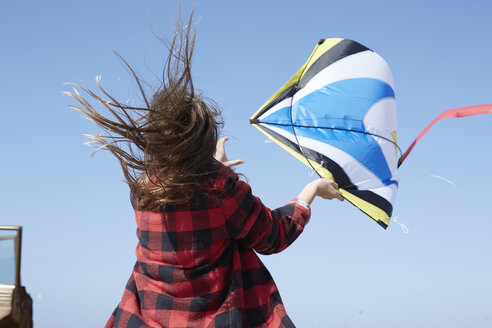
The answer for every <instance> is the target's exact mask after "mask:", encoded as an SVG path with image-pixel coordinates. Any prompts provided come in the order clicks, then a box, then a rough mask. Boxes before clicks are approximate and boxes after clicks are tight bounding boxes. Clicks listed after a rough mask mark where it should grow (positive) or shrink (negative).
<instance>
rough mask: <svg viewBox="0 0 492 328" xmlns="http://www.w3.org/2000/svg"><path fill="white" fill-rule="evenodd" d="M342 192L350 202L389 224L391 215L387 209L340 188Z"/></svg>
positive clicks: (377, 219)
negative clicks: (387, 212) (384, 209)
mask: <svg viewBox="0 0 492 328" xmlns="http://www.w3.org/2000/svg"><path fill="white" fill-rule="evenodd" d="M339 191H340V194H341V195H342V196H343V197H344V198H345V199H347V200H348V201H349V202H351V203H352V204H354V205H355V206H357V207H358V208H360V209H361V211H362V212H364V213H366V214H367V215H368V216H369V217H370V218H371V219H373V220H374V221H376V222H378V221H381V222H383V223H384V224H385V225H386V226H388V225H389V221H390V217H389V216H388V214H386V212H385V211H383V210H382V209H380V208H379V207H377V206H374V205H372V204H371V203H368V202H366V201H365V200H363V199H361V198H359V197H357V196H355V195H353V194H351V193H350V192H348V191H346V190H344V189H341V188H340V189H339Z"/></svg>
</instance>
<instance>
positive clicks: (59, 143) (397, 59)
mask: <svg viewBox="0 0 492 328" xmlns="http://www.w3.org/2000/svg"><path fill="white" fill-rule="evenodd" d="M193 3H194V6H195V16H196V18H197V20H199V30H198V36H197V37H198V38H197V43H196V47H197V48H196V49H197V50H196V53H195V58H194V66H193V68H194V76H195V83H196V85H197V86H198V87H199V88H200V89H201V90H203V93H204V95H206V96H207V97H209V98H211V99H214V100H215V101H216V102H218V103H219V104H220V105H221V107H222V109H223V113H224V117H225V119H226V126H225V128H224V130H223V134H224V135H230V136H231V140H230V141H229V142H228V153H229V157H230V158H231V159H235V158H241V159H243V160H245V164H243V165H242V166H240V167H238V169H237V170H238V171H240V172H242V173H244V174H245V175H246V176H247V177H248V179H249V182H250V184H251V185H252V188H253V191H254V193H255V194H257V195H258V196H259V197H260V198H261V199H262V200H263V201H264V203H265V204H267V205H268V206H270V207H277V206H280V205H283V204H284V203H286V202H288V201H289V200H290V199H291V198H293V197H295V196H296V195H297V193H298V192H299V191H300V189H301V188H302V186H303V185H304V184H305V183H307V182H309V181H311V180H312V179H314V177H313V176H310V170H309V169H308V168H307V167H304V166H303V164H302V163H300V162H299V161H297V160H296V159H295V158H293V157H292V156H291V155H289V154H288V153H287V152H285V151H284V150H282V149H281V148H280V147H278V146H277V145H275V144H273V143H267V142H265V141H266V137H265V136H264V135H262V134H261V133H259V132H258V131H257V130H256V129H254V128H253V127H251V126H250V125H249V124H248V118H249V117H250V115H251V114H252V113H254V112H255V111H256V110H257V109H258V108H259V106H261V105H262V104H263V102H264V101H266V99H268V98H269V97H270V96H271V95H272V94H273V93H274V92H275V91H276V90H277V89H278V88H279V87H280V86H281V85H283V83H284V82H286V81H287V80H288V79H289V78H290V76H291V75H292V74H293V73H294V72H296V71H297V69H298V68H299V67H300V66H301V65H302V64H303V63H304V62H305V60H306V58H307V56H308V55H309V54H310V53H311V51H312V49H313V47H314V45H315V44H316V42H317V41H318V40H319V39H321V38H328V37H342V38H349V39H353V40H356V41H358V42H360V43H362V44H364V45H366V46H367V47H369V48H371V49H373V50H374V51H376V52H378V53H379V54H380V55H381V56H383V57H384V58H385V59H386V61H387V62H388V63H389V65H390V67H391V68H392V71H393V75H394V80H395V89H396V97H397V106H398V137H399V144H400V146H401V148H403V149H406V147H408V145H409V144H410V143H411V141H412V140H413V138H415V136H416V135H417V134H418V133H419V132H420V130H421V129H423V128H424V127H425V125H426V124H427V123H429V122H430V121H431V120H432V119H433V118H434V117H435V116H437V115H438V114H439V113H440V112H442V111H444V110H446V109H449V108H455V107H461V106H467V105H475V104H485V103H492V79H491V77H492V61H491V60H490V58H491V53H492V43H491V42H490V38H491V35H492V23H491V20H490V13H491V12H492V2H491V1H488V0H477V1H454V0H453V1H429V0H427V1H422V0H416V1H389V0H388V1H378V0H375V1H365V0H364V1H362V0H361V1H310V0H305V1H296V2H287V1H258V0H250V1H242V2H237V1H199V0H197V1H194V2H193ZM191 6H192V2H191V1H187V0H183V1H182V12H183V13H184V15H185V16H186V15H187V14H188V13H189V12H190V8H191ZM178 15H179V5H178V3H177V2H176V1H169V0H159V1H157V0H141V1H122V0H120V1H116V0H108V1H95V0H86V1H72V0H68V1H67V0H64V1H60V0H51V1H34V0H30V1H25V0H17V1H1V2H0V58H1V60H0V111H1V128H0V149H1V160H0V168H1V171H2V172H3V177H2V179H1V183H0V185H1V188H0V206H1V208H2V214H1V216H0V224H13V225H23V226H24V240H23V259H22V283H23V284H24V285H25V286H26V288H27V291H28V292H29V293H30V294H31V296H32V298H33V300H34V323H35V327H36V328H61V327H71V328H86V327H102V326H103V325H104V323H105V321H106V320H107V318H108V317H109V316H110V314H111V312H112V311H113V309H114V307H115V306H116V305H117V304H118V302H119V299H120V297H121V295H122V292H123V289H124V286H125V283H126V281H127V279H128V278H129V276H130V273H131V271H132V267H133V264H134V262H135V255H134V250H135V246H136V243H137V238H136V235H135V230H136V225H135V222H134V217H133V212H132V210H131V205H130V203H129V191H128V188H127V186H126V185H125V183H124V182H123V176H122V173H121V170H120V168H119V165H118V163H117V161H116V160H115V159H114V158H112V157H111V156H110V155H109V154H106V153H104V152H99V153H97V154H96V155H95V156H94V157H91V152H92V149H90V148H89V147H87V146H85V145H83V142H84V141H85V138H84V137H83V136H82V135H81V134H82V133H91V132H98V130H97V129H96V128H95V126H94V124H92V123H91V122H89V121H88V120H86V119H84V118H83V117H82V116H81V115H79V114H78V113H76V112H73V111H71V110H69V109H67V105H69V104H73V101H71V99H69V98H67V97H64V96H63V95H62V92H63V91H66V90H68V89H69V88H68V87H67V86H66V85H64V83H65V82H75V83H80V84H82V85H83V86H86V87H89V88H94V87H95V77H96V75H102V81H103V84H104V85H105V86H106V87H107V88H108V89H109V90H110V91H112V92H113V93H115V94H117V95H118V96H119V97H120V98H121V99H125V98H128V99H130V100H131V101H137V100H138V99H137V97H136V96H135V95H136V93H135V92H134V91H133V90H134V86H133V85H132V84H131V83H130V79H129V76H128V74H127V73H126V72H125V70H124V68H123V67H122V65H121V63H120V62H119V61H118V59H117V58H116V56H115V55H114V54H113V52H112V50H113V49H114V50H117V51H118V52H119V53H121V54H122V55H123V56H125V57H126V58H127V59H129V61H130V62H131V63H132V64H134V65H135V66H136V68H137V70H138V71H139V72H140V73H141V74H142V75H143V76H144V77H145V78H147V79H148V80H149V81H150V82H153V81H156V80H155V75H159V73H160V70H161V68H162V63H163V61H164V55H165V53H166V50H165V49H164V47H163V46H162V45H161V44H160V43H159V42H158V41H157V40H156V38H155V37H154V36H153V32H152V31H154V32H155V33H157V34H159V35H170V33H172V26H173V19H175V18H176V17H177V16H178ZM491 141H492V115H482V116H480V117H471V118H462V119H453V120H445V121H441V122H439V123H438V124H437V125H436V126H434V128H433V129H432V130H431V131H430V132H429V133H428V134H427V135H426V136H425V137H424V138H423V139H422V140H421V141H420V143H419V144H418V145H417V147H416V148H415V149H414V151H413V153H412V154H411V155H410V156H409V158H408V159H407V160H406V162H405V164H404V165H403V166H402V168H401V170H400V191H399V195H398V197H397V202H396V205H395V208H394V215H395V217H396V220H397V221H398V222H391V223H390V226H389V228H388V229H387V230H386V231H384V230H383V229H381V227H379V226H378V225H377V224H375V223H374V222H372V220H370V219H369V218H367V217H366V216H364V215H363V214H362V213H361V212H360V211H358V210H357V209H356V208H354V207H353V206H351V205H350V204H349V203H348V202H344V203H340V202H336V201H324V200H320V199H317V200H315V202H314V203H313V206H312V208H313V215H312V218H311V222H310V223H309V225H308V226H307V227H306V230H305V231H304V233H303V234H302V235H301V236H300V238H299V239H298V240H297V241H296V242H295V243H294V244H293V245H292V246H291V247H290V248H289V249H287V250H286V251H285V252H283V253H281V254H278V255H273V256H269V257H262V260H264V262H265V263H266V265H267V267H268V268H269V270H270V271H271V273H272V275H273V277H274V279H275V281H276V282H277V285H278V287H279V289H280V293H281V295H282V298H283V300H284V303H285V306H286V309H287V311H288V313H289V314H290V316H291V318H292V320H293V321H294V323H296V324H297V326H298V327H378V328H382V327H402V328H405V327H412V328H413V327H445V328H454V327H456V328H458V327H476V328H478V327H492V282H491V279H490V277H492V238H490V234H491V231H492V215H491V213H490V203H491V195H490V185H491V184H492V173H491V172H490V165H491V162H492V151H491V146H490V145H491ZM400 223H403V224H404V225H405V226H406V227H407V229H408V233H404V231H403V229H402V226H401V225H400ZM0 270H2V269H1V268H0Z"/></svg>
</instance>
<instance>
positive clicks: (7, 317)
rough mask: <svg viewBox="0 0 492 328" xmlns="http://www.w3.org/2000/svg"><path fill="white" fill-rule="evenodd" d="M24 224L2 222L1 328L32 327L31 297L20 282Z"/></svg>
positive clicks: (0, 232) (0, 265) (0, 263)
mask: <svg viewBox="0 0 492 328" xmlns="http://www.w3.org/2000/svg"><path fill="white" fill-rule="evenodd" d="M21 242H22V227H18V226H0V328H32V299H31V297H30V296H29V294H27V293H26V289H25V288H24V287H23V286H21V280H20V263H21Z"/></svg>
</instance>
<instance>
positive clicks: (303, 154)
mask: <svg viewBox="0 0 492 328" xmlns="http://www.w3.org/2000/svg"><path fill="white" fill-rule="evenodd" d="M320 44H322V42H321V43H318V44H317V45H316V48H314V50H313V52H312V53H311V55H310V56H309V59H308V60H307V62H306V65H305V66H304V69H303V70H302V73H301V74H300V75H299V80H297V83H296V85H295V86H294V93H293V94H292V97H291V98H290V108H289V114H290V126H291V127H292V132H293V133H294V137H295V138H296V143H297V146H298V147H299V151H300V152H301V153H302V156H304V158H305V159H306V162H307V163H308V164H309V166H311V168H312V169H313V170H314V172H316V174H317V175H318V176H319V177H320V178H323V177H322V176H321V174H319V172H318V171H317V170H316V169H315V168H314V166H313V164H311V161H310V160H309V158H308V157H307V156H306V153H305V152H304V150H303V147H302V146H301V144H300V143H299V138H298V137H297V133H296V129H295V128H294V120H293V118H292V106H293V105H294V97H295V94H296V93H297V90H298V87H299V82H300V81H301V78H302V76H303V75H304V73H305V72H306V69H307V68H308V66H309V63H310V62H311V60H312V58H313V56H314V54H315V53H316V50H317V49H318V47H319V46H320ZM318 169H319V167H318Z"/></svg>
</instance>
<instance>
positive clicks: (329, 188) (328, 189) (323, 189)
mask: <svg viewBox="0 0 492 328" xmlns="http://www.w3.org/2000/svg"><path fill="white" fill-rule="evenodd" d="M315 183H316V187H317V190H316V196H319V197H321V198H324V199H333V198H336V199H338V200H340V201H343V200H344V198H343V196H342V195H340V192H339V191H338V184H337V183H336V182H335V181H332V180H329V179H318V180H316V181H315Z"/></svg>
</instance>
